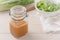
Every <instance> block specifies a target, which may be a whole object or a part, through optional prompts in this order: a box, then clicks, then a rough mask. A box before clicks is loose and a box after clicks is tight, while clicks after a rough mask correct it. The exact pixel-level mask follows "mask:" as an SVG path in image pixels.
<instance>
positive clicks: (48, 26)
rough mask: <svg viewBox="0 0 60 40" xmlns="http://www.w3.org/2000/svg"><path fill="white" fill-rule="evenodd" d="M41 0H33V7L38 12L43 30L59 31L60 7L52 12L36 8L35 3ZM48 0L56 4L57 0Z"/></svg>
mask: <svg viewBox="0 0 60 40" xmlns="http://www.w3.org/2000/svg"><path fill="white" fill-rule="evenodd" d="M40 1H41V0H35V8H36V10H37V11H38V13H39V16H40V20H41V23H42V26H43V30H44V31H46V32H51V31H60V9H58V10H57V11H54V12H45V11H42V10H39V9H38V8H37V3H38V2H40ZM42 1H46V0H42ZM48 1H50V2H53V3H56V4H58V3H59V2H58V1H59V0H58V1H57V0H48Z"/></svg>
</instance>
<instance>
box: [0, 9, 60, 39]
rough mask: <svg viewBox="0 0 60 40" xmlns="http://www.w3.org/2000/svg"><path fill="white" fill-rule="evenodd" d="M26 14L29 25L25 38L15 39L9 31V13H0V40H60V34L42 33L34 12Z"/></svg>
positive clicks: (37, 17) (37, 16)
mask: <svg viewBox="0 0 60 40" xmlns="http://www.w3.org/2000/svg"><path fill="white" fill-rule="evenodd" d="M28 13H29V14H28V17H27V19H28V20H27V21H28V24H29V26H28V28H29V32H28V33H27V34H26V35H25V36H23V37H21V38H19V39H15V38H14V37H13V36H12V35H11V34H10V30H9V21H10V17H9V12H0V40H60V32H55V33H45V32H43V30H42V25H41V22H40V19H39V15H37V14H38V13H37V12H36V10H33V11H31V12H28Z"/></svg>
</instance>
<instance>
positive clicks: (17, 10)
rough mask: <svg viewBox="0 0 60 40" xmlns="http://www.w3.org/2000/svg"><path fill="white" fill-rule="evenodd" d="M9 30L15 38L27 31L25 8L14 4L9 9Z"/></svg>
mask: <svg viewBox="0 0 60 40" xmlns="http://www.w3.org/2000/svg"><path fill="white" fill-rule="evenodd" d="M9 15H10V17H11V18H12V20H11V22H10V32H11V34H12V35H13V36H14V37H15V38H19V37H21V36H23V35H25V34H26V33H27V32H28V23H27V22H26V21H25V20H24V19H25V17H26V16H27V13H26V8H25V7H23V6H20V5H18V6H14V7H12V8H11V9H10V14H9Z"/></svg>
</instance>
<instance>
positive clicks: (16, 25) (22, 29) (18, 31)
mask: <svg viewBox="0 0 60 40" xmlns="http://www.w3.org/2000/svg"><path fill="white" fill-rule="evenodd" d="M10 31H11V34H12V35H13V36H14V37H16V38H19V37H21V36H24V35H25V34H26V33H27V32H28V23H27V22H25V21H11V22H10Z"/></svg>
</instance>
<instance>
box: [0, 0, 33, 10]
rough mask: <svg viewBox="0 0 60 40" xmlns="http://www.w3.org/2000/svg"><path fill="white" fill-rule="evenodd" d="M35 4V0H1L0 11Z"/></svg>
mask: <svg viewBox="0 0 60 40" xmlns="http://www.w3.org/2000/svg"><path fill="white" fill-rule="evenodd" d="M33 2H34V0H0V11H5V10H9V9H10V8H11V7H13V6H16V5H23V6H27V5H29V4H32V3H33Z"/></svg>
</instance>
